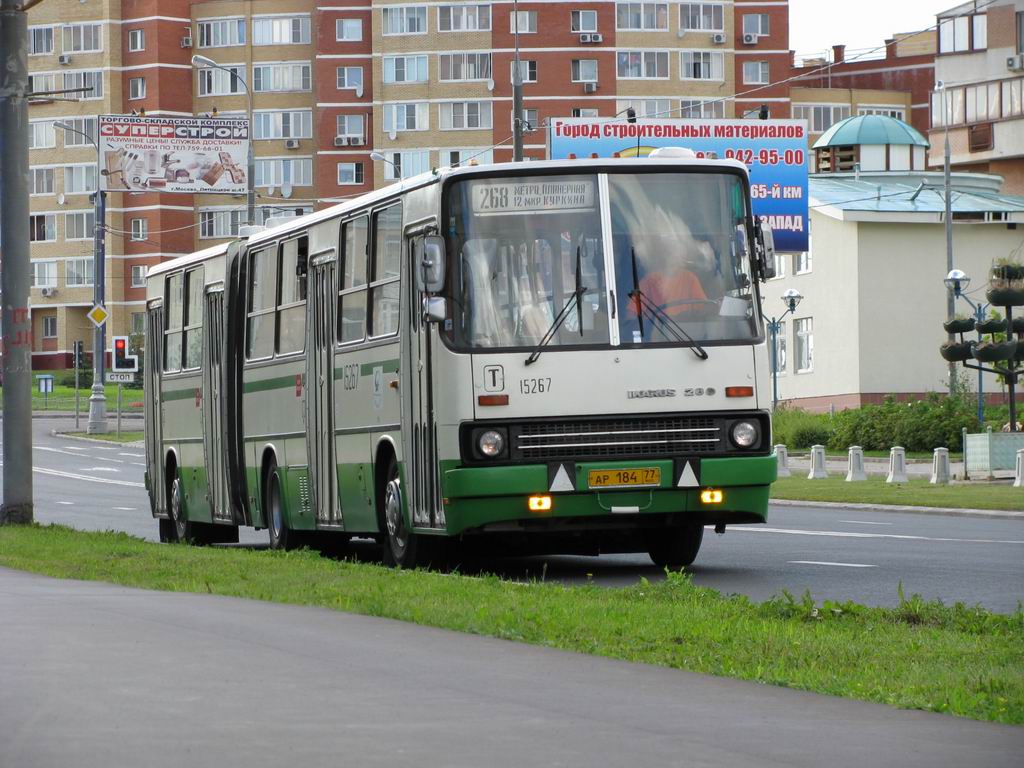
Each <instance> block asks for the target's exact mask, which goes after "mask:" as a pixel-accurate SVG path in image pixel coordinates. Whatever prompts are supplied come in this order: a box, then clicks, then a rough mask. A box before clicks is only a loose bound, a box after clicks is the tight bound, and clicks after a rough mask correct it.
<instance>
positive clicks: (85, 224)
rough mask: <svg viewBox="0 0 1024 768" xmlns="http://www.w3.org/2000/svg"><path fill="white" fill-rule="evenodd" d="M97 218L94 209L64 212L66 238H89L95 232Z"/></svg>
mask: <svg viewBox="0 0 1024 768" xmlns="http://www.w3.org/2000/svg"><path fill="white" fill-rule="evenodd" d="M95 229H96V218H95V216H94V215H93V212H92V211H78V212H76V213H65V214H64V239H65V240H88V239H90V238H91V237H92V236H93V235H94V234H95Z"/></svg>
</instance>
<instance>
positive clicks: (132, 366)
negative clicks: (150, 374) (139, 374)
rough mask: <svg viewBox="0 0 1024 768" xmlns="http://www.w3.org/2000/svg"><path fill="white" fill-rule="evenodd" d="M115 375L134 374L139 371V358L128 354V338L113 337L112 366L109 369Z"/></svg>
mask: <svg viewBox="0 0 1024 768" xmlns="http://www.w3.org/2000/svg"><path fill="white" fill-rule="evenodd" d="M110 370H111V371H113V372H115V373H134V372H135V371H137V370H139V358H138V357H137V356H136V355H129V354H128V337H127V336H115V337H114V365H113V366H112V367H111V369H110Z"/></svg>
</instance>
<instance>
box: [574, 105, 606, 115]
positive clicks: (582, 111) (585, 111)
mask: <svg viewBox="0 0 1024 768" xmlns="http://www.w3.org/2000/svg"><path fill="white" fill-rule="evenodd" d="M599 114H600V113H599V111H598V109H597V107H574V108H573V110H572V116H573V117H597V116H598V115H599Z"/></svg>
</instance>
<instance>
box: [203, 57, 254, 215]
mask: <svg viewBox="0 0 1024 768" xmlns="http://www.w3.org/2000/svg"><path fill="white" fill-rule="evenodd" d="M192 66H193V67H195V68H196V69H206V68H207V67H209V68H211V69H219V70H221V71H222V72H227V73H228V74H229V75H231V76H232V77H235V78H237V79H238V82H240V83H241V84H242V87H243V88H245V96H246V99H248V117H249V154H248V156H247V158H246V160H247V171H246V176H247V179H248V184H247V185H246V193H245V218H246V224H248V225H249V226H250V227H251V226H253V225H254V224H255V223H256V187H255V186H254V185H255V183H256V156H255V154H254V152H253V148H252V144H253V124H252V91H251V90H250V89H249V84H248V83H247V82H246V81H245V78H243V77H242V76H241V75H239V74H238V72H236V71H235V70H232V69H228V68H227V67H225V66H223V65H221V64H218V63H217V62H216V61H214V60H213V59H211V58H210V57H208V56H200V55H199V54H198V53H197V54H196V55H195V56H193V57H192Z"/></svg>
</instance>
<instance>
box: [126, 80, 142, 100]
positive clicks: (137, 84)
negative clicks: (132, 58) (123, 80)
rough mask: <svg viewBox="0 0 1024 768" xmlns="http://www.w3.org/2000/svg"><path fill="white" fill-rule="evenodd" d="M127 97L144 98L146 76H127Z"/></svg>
mask: <svg viewBox="0 0 1024 768" xmlns="http://www.w3.org/2000/svg"><path fill="white" fill-rule="evenodd" d="M128 98H129V99H144V98H146V78H144V77H129V78H128Z"/></svg>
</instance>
